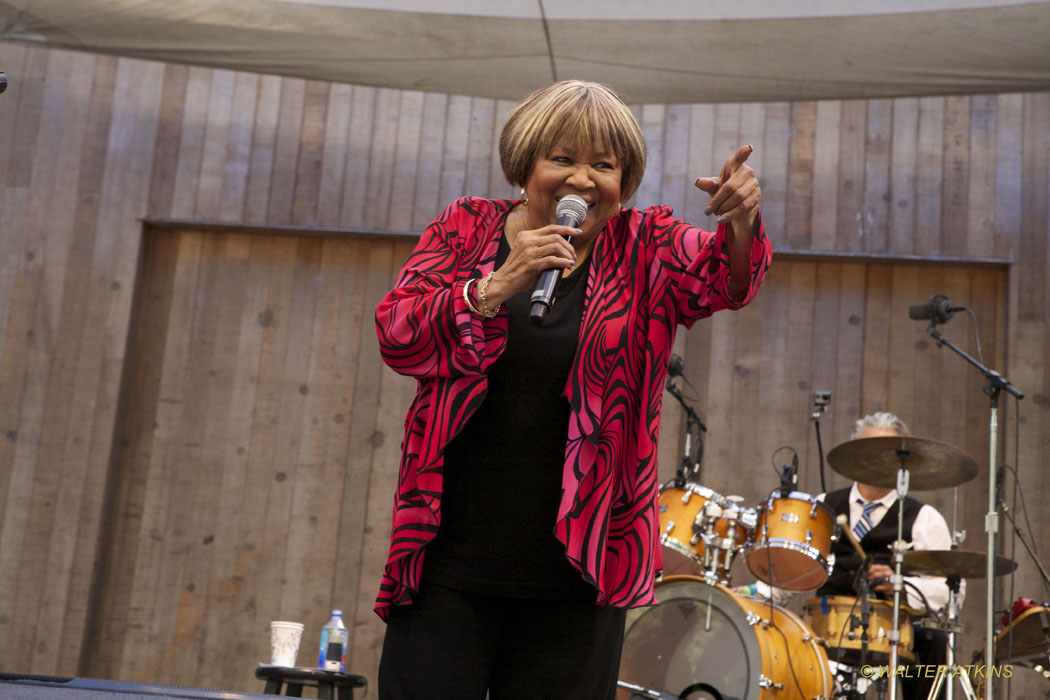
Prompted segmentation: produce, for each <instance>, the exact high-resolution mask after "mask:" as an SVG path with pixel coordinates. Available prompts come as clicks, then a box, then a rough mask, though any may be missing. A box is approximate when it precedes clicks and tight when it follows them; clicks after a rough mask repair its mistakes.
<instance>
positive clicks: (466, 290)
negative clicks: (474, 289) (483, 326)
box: [463, 278, 488, 318]
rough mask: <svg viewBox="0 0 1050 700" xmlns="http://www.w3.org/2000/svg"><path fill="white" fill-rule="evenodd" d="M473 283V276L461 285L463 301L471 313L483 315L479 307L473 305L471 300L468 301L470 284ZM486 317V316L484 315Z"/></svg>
mask: <svg viewBox="0 0 1050 700" xmlns="http://www.w3.org/2000/svg"><path fill="white" fill-rule="evenodd" d="M473 283H474V278H471V279H469V280H467V283H466V284H464V285H463V301H465V302H467V308H468V309H470V312H471V313H472V314H475V315H477V316H485V314H484V313H482V311H481V309H479V308H477V307H476V306H474V304H473V302H471V301H470V285H472V284H473ZM486 318H488V317H486Z"/></svg>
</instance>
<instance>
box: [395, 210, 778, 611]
mask: <svg viewBox="0 0 1050 700" xmlns="http://www.w3.org/2000/svg"><path fill="white" fill-rule="evenodd" d="M515 204H517V202H516V201H509V200H489V199H481V198H473V197H467V198H463V199H460V200H457V201H455V202H453V203H452V204H450V205H449V206H448V208H447V209H445V211H444V212H443V213H442V214H441V215H440V216H439V217H438V218H437V219H435V220H434V221H433V222H432V223H431V224H430V225H429V226H428V227H427V228H426V230H425V231H424V232H423V235H422V237H421V239H420V241H419V244H418V245H417V246H416V248H415V250H414V251H413V252H412V254H411V256H410V257H409V258H408V260H407V262H406V263H405V266H404V268H402V270H401V274H400V276H399V277H398V280H397V284H396V286H395V287H394V289H393V290H392V291H390V292H389V293H388V294H387V295H386V296H385V297H384V298H383V300H382V301H381V302H380V303H379V306H378V307H377V309H376V329H377V332H378V335H379V346H380V352H381V353H382V356H383V359H384V361H385V362H386V363H387V364H388V365H389V366H390V367H391V368H393V369H394V370H395V371H397V372H399V373H401V374H405V375H408V376H412V377H415V378H416V379H417V380H418V389H417V392H416V396H415V399H414V400H413V402H412V405H411V407H410V408H409V411H408V415H407V417H406V419H405V436H404V441H403V443H402V457H401V466H400V475H399V478H398V487H397V493H396V494H395V496H394V520H393V530H392V533H391V542H390V553H389V557H388V559H387V564H386V568H385V570H384V576H383V580H382V583H381V585H380V590H379V596H378V598H377V600H376V612H377V613H378V614H379V615H380V617H382V618H384V619H386V616H387V612H388V610H389V606H390V605H400V604H407V603H409V602H411V599H412V594H413V592H414V591H416V590H418V588H419V581H420V574H421V572H422V567H423V559H424V556H425V551H426V550H425V549H424V545H426V544H427V543H428V542H429V541H430V540H432V539H433V538H434V536H435V534H436V533H437V529H438V525H439V524H440V522H441V473H442V452H443V450H444V447H445V445H447V444H448V442H449V440H450V439H451V438H452V437H453V436H454V435H455V434H456V433H458V432H459V431H460V429H461V428H462V427H463V425H464V424H465V423H466V421H467V419H468V418H469V417H470V416H471V414H472V413H473V412H474V411H475V410H476V409H477V407H478V406H479V405H480V403H481V401H482V399H483V397H484V395H485V391H486V386H487V384H486V382H487V379H486V372H487V370H488V369H489V367H491V366H492V363H493V362H495V361H496V358H497V357H499V355H500V353H501V352H502V351H503V348H504V345H505V343H506V334H507V319H506V312H505V311H501V313H500V314H499V315H497V316H496V317H495V318H492V319H484V318H481V317H479V316H476V315H475V314H472V313H471V312H470V310H469V309H468V308H467V304H466V302H465V301H464V298H463V287H464V285H465V283H466V282H467V280H470V279H479V278H481V277H484V276H485V275H487V274H488V273H489V272H490V271H492V270H493V268H494V265H495V259H496V252H497V250H498V248H499V239H500V236H501V234H502V231H503V222H504V220H505V218H506V214H507V213H508V212H509V211H510V209H511V208H512V207H513V206H514V205H515ZM725 234H726V231H725V226H724V225H722V226H719V227H718V230H717V231H716V232H715V233H710V232H706V231H701V230H700V229H697V228H695V227H693V226H691V225H689V224H687V223H685V222H683V221H680V220H678V219H675V218H674V217H673V216H672V213H671V209H670V208H669V207H651V208H648V209H645V210H638V209H625V210H623V211H621V212H620V213H619V215H617V216H616V217H614V218H613V219H612V220H611V221H609V223H608V224H607V225H606V227H605V229H604V230H603V231H602V232H601V233H600V234H599V235H598V238H597V239H596V242H595V246H594V249H593V252H592V255H593V257H592V260H591V267H590V271H589V273H588V277H587V290H586V301H585V302H584V304H585V305H584V310H583V319H582V321H581V324H580V338H579V347H578V349H577V354H576V358H575V360H574V361H573V368H572V371H571V373H570V376H569V381H568V384H567V386H566V387H565V394H566V397H567V398H568V400H569V402H570V405H571V418H570V424H569V438H568V443H567V444H566V446H565V470H564V475H563V477H562V501H561V506H560V508H559V510H558V520H557V522H556V523H554V524H553V525H554V528H555V533H556V535H557V537H558V538H559V539H560V540H561V541H562V543H563V544H565V546H566V553H567V556H568V557H569V559H570V561H572V563H573V564H574V565H575V566H576V568H578V569H579V570H580V572H581V574H582V575H583V577H584V578H585V579H586V580H587V581H589V582H591V583H592V584H594V585H595V586H596V587H597V589H598V591H599V593H598V603H599V604H601V605H612V606H618V607H634V606H639V605H649V604H653V603H654V602H655V600H654V597H653V584H654V579H655V576H656V573H657V571H658V570H659V569H660V567H661V565H662V562H661V554H660V532H659V529H660V519H659V515H658V513H657V493H658V488H659V485H658V483H657V472H656V451H657V437H658V434H659V425H660V420H659V419H660V405H661V400H662V397H663V384H664V378H665V375H666V370H667V361H668V358H669V356H670V352H671V346H672V344H673V342H674V334H675V330H676V327H677V326H678V324H682V325H685V326H687V327H688V326H691V325H692V324H693V323H694V322H696V321H697V320H699V319H701V318H704V317H706V316H709V315H711V314H712V313H714V312H715V311H718V310H720V309H737V308H740V307H742V306H744V305H745V304H747V303H748V302H749V301H751V299H752V298H753V297H754V295H755V293H756V291H757V290H758V286H759V284H761V282H762V279H763V278H764V276H765V273H766V270H767V269H768V268H769V264H770V259H771V257H772V247H771V245H770V242H769V239H768V238H767V237H766V235H765V231H764V229H763V228H762V226H761V217H760V218H759V226H758V233H757V235H756V237H755V243H754V247H753V248H752V250H751V257H750V269H751V280H750V285H749V289H748V292H747V295H746V296H745V297H744V298H743V299H742V300H740V301H733V300H732V299H731V298H730V296H729V292H728V282H729V268H728V258H727V253H726V245H725V244H726V240H725ZM484 526H485V524H484V523H478V527H484Z"/></svg>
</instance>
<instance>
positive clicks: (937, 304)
mask: <svg viewBox="0 0 1050 700" xmlns="http://www.w3.org/2000/svg"><path fill="white" fill-rule="evenodd" d="M965 310H966V307H965V306H956V305H955V304H953V303H952V302H951V300H950V299H948V297H946V296H944V295H943V294H934V295H933V296H932V297H930V298H929V299H927V300H926V303H925V304H912V305H911V306H909V307H908V318H910V319H912V320H915V321H930V322H932V323H933V324H938V323H947V322H948V321H950V320H951V318H952V316H954V315H955V312H956V311H965Z"/></svg>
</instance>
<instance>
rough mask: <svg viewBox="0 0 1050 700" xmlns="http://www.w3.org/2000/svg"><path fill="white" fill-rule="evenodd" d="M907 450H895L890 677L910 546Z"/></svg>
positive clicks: (896, 656) (892, 697)
mask: <svg viewBox="0 0 1050 700" xmlns="http://www.w3.org/2000/svg"><path fill="white" fill-rule="evenodd" d="M910 454H911V452H910V451H909V450H903V449H902V450H897V459H899V460H900V463H901V466H900V468H899V469H898V470H897V539H896V541H894V543H893V576H891V577H890V580H891V581H892V582H893V629H892V630H890V633H889V634H888V635H886V637H887V639H889V640H890V677H891V678H893V677H894V674H896V673H897V663H898V662H899V660H900V643H901V593H903V592H904V576H902V575H901V566H902V565H903V563H904V552H906V551H907V550H908V549H909V548H910V547H911V545H910V544H908V543H906V542H905V541H904V498H905V497H906V496H907V495H908V483H909V475H908V467H907V463H908V456H909V455H910ZM890 700H897V684H896V683H892V682H891V683H890Z"/></svg>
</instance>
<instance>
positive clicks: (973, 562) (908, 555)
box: [901, 549, 1017, 578]
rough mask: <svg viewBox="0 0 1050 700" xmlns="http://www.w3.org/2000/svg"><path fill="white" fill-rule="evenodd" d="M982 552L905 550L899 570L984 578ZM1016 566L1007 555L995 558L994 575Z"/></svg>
mask: <svg viewBox="0 0 1050 700" xmlns="http://www.w3.org/2000/svg"><path fill="white" fill-rule="evenodd" d="M987 561H988V557H987V556H986V555H985V553H984V552H973V551H969V550H965V549H924V550H922V551H918V552H905V553H904V559H903V561H901V571H903V572H904V573H906V574H918V575H920V576H951V575H952V574H954V575H956V576H959V577H960V578H984V577H985V574H986V573H987V570H986V568H987V567H986V565H985V562H987ZM1016 568H1017V562H1015V561H1013V560H1012V559H1010V558H1008V557H1001V556H1000V557H996V558H995V575H996V576H1003V575H1005V574H1008V573H1010V572H1011V571H1013V570H1014V569H1016Z"/></svg>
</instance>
